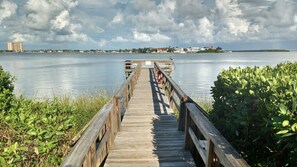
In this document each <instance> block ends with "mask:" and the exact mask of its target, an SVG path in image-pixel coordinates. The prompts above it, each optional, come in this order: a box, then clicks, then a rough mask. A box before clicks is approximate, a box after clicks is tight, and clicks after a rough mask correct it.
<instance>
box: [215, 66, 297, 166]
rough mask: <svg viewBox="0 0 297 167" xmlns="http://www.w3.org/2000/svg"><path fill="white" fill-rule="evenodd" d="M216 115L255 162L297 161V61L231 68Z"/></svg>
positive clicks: (218, 94)
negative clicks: (275, 64)
mask: <svg viewBox="0 0 297 167" xmlns="http://www.w3.org/2000/svg"><path fill="white" fill-rule="evenodd" d="M214 85H215V86H214V87H212V94H213V98H214V101H215V102H214V105H213V108H214V111H213V112H211V113H210V119H211V120H212V122H213V123H214V124H215V126H216V127H217V128H218V129H219V130H220V131H221V133H222V134H223V135H224V136H225V137H226V138H227V140H228V141H230V142H231V143H232V145H233V146H234V147H235V148H236V149H237V150H238V151H239V152H240V153H241V154H242V156H243V158H245V159H246V160H247V161H248V163H249V164H251V165H252V166H296V165H297V159H296V157H297V117H296V116H297V112H296V106H297V101H296V99H297V63H283V64H279V65H277V66H276V67H274V68H272V67H269V66H266V67H253V68H251V67H247V68H244V69H241V68H229V70H224V71H222V72H221V73H220V74H219V76H218V77H217V81H215V84H214Z"/></svg>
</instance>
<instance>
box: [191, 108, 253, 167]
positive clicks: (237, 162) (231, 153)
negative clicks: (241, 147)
mask: <svg viewBox="0 0 297 167" xmlns="http://www.w3.org/2000/svg"><path fill="white" fill-rule="evenodd" d="M186 105H187V109H188V110H189V113H190V116H191V118H192V120H193V121H194V122H195V125H196V126H197V127H198V128H199V130H200V132H201V133H202V134H203V136H204V137H206V139H207V140H211V141H212V142H213V145H214V152H215V153H216V155H217V157H218V158H219V160H220V163H221V164H223V165H224V166H228V167H229V166H230V167H232V166H234V167H236V166H242V167H243V166H249V165H248V164H247V162H246V161H245V160H244V159H242V158H241V157H240V155H239V153H238V152H237V151H236V150H235V149H234V148H233V147H232V146H231V144H230V143H229V142H228V141H227V140H226V139H225V138H224V137H223V136H222V135H221V133H220V132H219V131H218V130H217V129H216V128H215V127H214V125H213V124H212V123H210V122H209V120H208V119H207V118H206V117H205V115H204V114H203V113H202V112H200V111H199V109H198V108H197V107H196V105H195V104H192V103H188V104H186Z"/></svg>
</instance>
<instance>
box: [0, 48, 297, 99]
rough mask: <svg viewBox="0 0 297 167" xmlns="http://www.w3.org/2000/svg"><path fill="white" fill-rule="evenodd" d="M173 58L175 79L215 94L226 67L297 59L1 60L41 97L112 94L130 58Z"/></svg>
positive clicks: (23, 90)
mask: <svg viewBox="0 0 297 167" xmlns="http://www.w3.org/2000/svg"><path fill="white" fill-rule="evenodd" d="M170 57H171V58H173V60H174V62H175V70H174V73H173V79H174V80H175V81H176V82H177V83H178V84H179V85H180V86H181V88H182V89H184V91H185V92H186V93H187V94H188V95H190V96H192V97H205V98H211V95H210V87H211V86H212V85H213V81H214V80H216V77H217V75H218V74H219V72H220V71H221V70H222V69H228V68H229V66H232V67H237V66H241V67H246V66H255V65H257V66H264V65H276V64H277V63H280V62H284V61H296V60H297V55H296V52H290V53H226V54H123V55H121V54H7V55H1V56H0V65H1V66H3V68H4V69H5V70H7V71H9V72H10V73H11V74H12V75H14V76H16V78H17V80H16V82H15V89H16V91H15V92H16V93H17V94H24V95H25V96H30V97H35V98H42V97H51V96H52V95H53V94H56V95H61V94H71V95H74V96H75V95H78V94H81V93H84V92H92V91H95V90H104V91H107V93H109V94H110V95H112V94H113V93H114V92H115V91H116V90H117V89H118V88H119V86H120V85H121V84H122V82H123V81H124V80H125V74H124V61H125V60H126V59H169V58H170Z"/></svg>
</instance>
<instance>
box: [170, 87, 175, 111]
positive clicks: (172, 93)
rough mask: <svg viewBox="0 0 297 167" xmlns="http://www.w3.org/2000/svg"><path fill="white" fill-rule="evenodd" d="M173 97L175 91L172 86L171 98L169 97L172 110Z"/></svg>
mask: <svg viewBox="0 0 297 167" xmlns="http://www.w3.org/2000/svg"><path fill="white" fill-rule="evenodd" d="M173 96H174V89H173V86H172V85H171V86H170V96H169V106H170V108H171V109H174V108H173Z"/></svg>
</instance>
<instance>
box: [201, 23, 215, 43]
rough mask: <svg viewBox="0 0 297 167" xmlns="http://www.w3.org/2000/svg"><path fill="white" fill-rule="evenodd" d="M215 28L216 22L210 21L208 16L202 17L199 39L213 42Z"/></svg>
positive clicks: (202, 41)
mask: <svg viewBox="0 0 297 167" xmlns="http://www.w3.org/2000/svg"><path fill="white" fill-rule="evenodd" d="M213 29H214V24H213V23H212V22H210V21H209V20H208V19H207V18H206V17H204V18H202V19H200V20H199V26H198V38H197V41H198V42H201V43H211V42H213Z"/></svg>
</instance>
